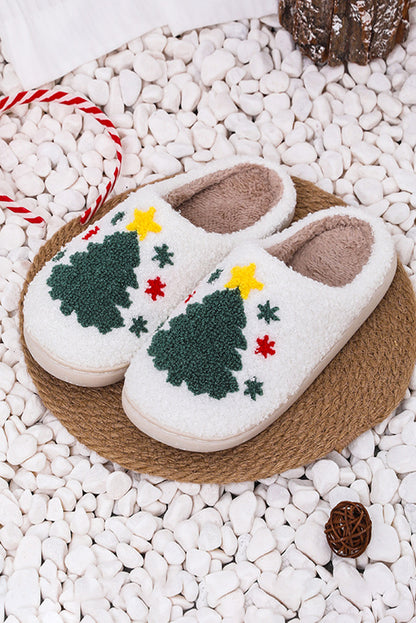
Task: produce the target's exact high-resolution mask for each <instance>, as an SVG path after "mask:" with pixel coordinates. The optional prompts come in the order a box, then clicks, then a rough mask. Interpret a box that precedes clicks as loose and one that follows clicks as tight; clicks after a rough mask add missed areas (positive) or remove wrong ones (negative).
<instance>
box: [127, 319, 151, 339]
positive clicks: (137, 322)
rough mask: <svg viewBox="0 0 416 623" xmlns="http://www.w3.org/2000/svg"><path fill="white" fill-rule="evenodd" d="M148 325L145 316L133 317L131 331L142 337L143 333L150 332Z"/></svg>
mask: <svg viewBox="0 0 416 623" xmlns="http://www.w3.org/2000/svg"><path fill="white" fill-rule="evenodd" d="M146 325H147V320H145V319H144V318H143V316H138V317H137V318H133V320H132V325H131V327H130V328H129V331H131V332H132V333H134V334H135V335H136V336H137V337H140V336H141V334H142V333H149V329H147V328H146Z"/></svg>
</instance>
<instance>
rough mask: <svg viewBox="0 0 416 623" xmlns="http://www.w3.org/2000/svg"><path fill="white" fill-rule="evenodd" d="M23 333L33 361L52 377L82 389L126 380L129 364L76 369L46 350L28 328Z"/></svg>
mask: <svg viewBox="0 0 416 623" xmlns="http://www.w3.org/2000/svg"><path fill="white" fill-rule="evenodd" d="M23 333H24V336H25V342H26V345H27V347H28V349H29V352H30V354H31V355H32V357H33V359H34V360H35V361H37V363H38V364H39V365H40V366H41V367H42V368H43V369H44V370H46V372H49V374H52V376H55V377H56V378H57V379H60V380H61V381H65V382H66V383H72V385H80V386H81V387H103V386H104V385H112V384H113V383H117V382H118V381H121V380H122V379H123V378H124V374H125V372H126V370H127V367H128V363H126V364H123V365H119V366H114V367H113V368H106V369H102V370H93V369H91V368H75V367H74V366H71V365H70V364H68V363H67V362H65V361H62V360H61V359H58V358H57V357H55V356H54V355H52V353H50V352H49V351H47V350H45V348H44V347H43V346H41V345H40V344H39V342H38V341H37V340H35V338H34V337H33V335H32V334H31V333H30V331H28V330H27V329H26V327H25V328H24V329H23Z"/></svg>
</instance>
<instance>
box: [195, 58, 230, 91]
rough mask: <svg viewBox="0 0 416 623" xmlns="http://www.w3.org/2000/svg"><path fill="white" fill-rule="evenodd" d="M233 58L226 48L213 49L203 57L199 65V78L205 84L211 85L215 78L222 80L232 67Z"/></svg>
mask: <svg viewBox="0 0 416 623" xmlns="http://www.w3.org/2000/svg"><path fill="white" fill-rule="evenodd" d="M234 64H235V58H234V56H233V54H231V52H228V51H227V50H215V52H213V54H210V55H209V56H207V57H205V58H204V60H203V61H202V66H201V80H202V82H203V83H204V84H205V86H207V87H209V86H211V85H212V84H213V83H214V82H215V81H216V80H222V79H223V78H224V76H225V74H226V73H227V71H229V70H230V69H231V68H232V67H234Z"/></svg>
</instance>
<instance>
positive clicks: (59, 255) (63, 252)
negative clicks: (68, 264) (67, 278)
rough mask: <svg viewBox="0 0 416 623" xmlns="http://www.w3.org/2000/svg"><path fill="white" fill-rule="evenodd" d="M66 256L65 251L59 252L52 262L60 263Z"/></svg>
mask: <svg viewBox="0 0 416 623" xmlns="http://www.w3.org/2000/svg"><path fill="white" fill-rule="evenodd" d="M64 255H65V251H58V253H57V254H56V255H55V257H53V258H52V262H59V260H61V259H62V258H63V256H64Z"/></svg>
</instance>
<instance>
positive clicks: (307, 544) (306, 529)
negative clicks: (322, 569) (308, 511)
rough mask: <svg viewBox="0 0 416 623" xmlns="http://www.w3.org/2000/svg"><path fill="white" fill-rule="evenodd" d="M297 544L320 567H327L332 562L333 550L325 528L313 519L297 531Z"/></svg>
mask: <svg viewBox="0 0 416 623" xmlns="http://www.w3.org/2000/svg"><path fill="white" fill-rule="evenodd" d="M295 544H296V547H297V548H298V549H299V550H300V551H301V552H303V553H304V554H306V556H308V558H310V559H311V560H313V562H315V563H316V564H318V565H326V564H327V563H328V562H329V561H330V560H331V550H330V548H329V545H328V542H327V540H326V536H325V533H324V530H323V527H322V525H320V524H318V523H316V522H315V521H313V520H312V519H309V520H307V521H306V522H305V523H304V524H303V525H301V526H299V528H298V529H297V530H296V534H295Z"/></svg>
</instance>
